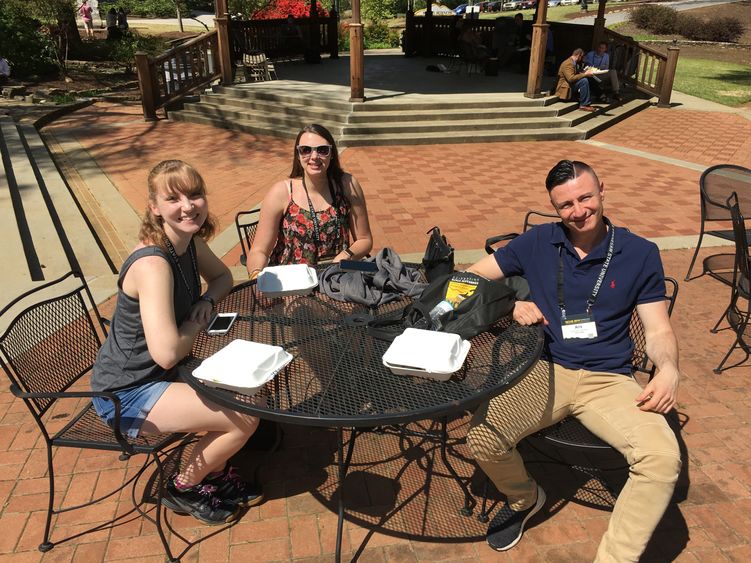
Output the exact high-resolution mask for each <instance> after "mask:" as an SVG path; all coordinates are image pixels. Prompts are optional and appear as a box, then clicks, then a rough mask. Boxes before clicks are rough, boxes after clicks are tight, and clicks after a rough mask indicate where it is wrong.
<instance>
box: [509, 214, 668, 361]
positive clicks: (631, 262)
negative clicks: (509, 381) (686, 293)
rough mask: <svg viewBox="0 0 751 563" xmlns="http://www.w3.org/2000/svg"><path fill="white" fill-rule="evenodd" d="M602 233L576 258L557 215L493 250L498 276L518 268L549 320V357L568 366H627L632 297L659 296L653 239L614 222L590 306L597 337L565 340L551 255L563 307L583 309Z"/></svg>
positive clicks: (661, 281)
mask: <svg viewBox="0 0 751 563" xmlns="http://www.w3.org/2000/svg"><path fill="white" fill-rule="evenodd" d="M609 242H610V231H608V236H606V237H604V238H603V240H602V241H600V243H599V244H598V245H597V246H596V247H595V248H594V249H593V250H592V252H591V253H589V254H588V255H587V256H586V257H585V258H584V259H583V260H581V259H579V255H578V254H577V253H576V250H574V247H573V245H572V244H571V242H570V241H569V240H568V238H567V237H566V228H565V227H564V226H563V223H548V224H545V225H539V226H537V227H535V228H533V229H531V230H529V231H527V232H526V233H524V234H523V235H521V236H519V237H517V238H516V239H514V240H512V241H511V242H510V243H509V244H507V245H506V246H505V247H503V248H500V249H498V250H497V251H496V252H495V259H496V261H497V262H498V265H499V266H500V268H501V270H502V271H503V274H504V275H505V276H516V275H519V276H524V277H525V278H526V279H527V282H528V283H529V289H530V300H531V301H534V303H535V304H536V305H537V306H538V307H539V309H540V311H542V314H543V315H545V318H546V319H547V320H548V323H549V324H548V326H546V327H545V335H546V340H547V345H548V347H547V349H548V355H549V358H550V359H552V360H553V361H554V362H555V363H557V364H560V365H562V366H564V367H567V368H570V369H586V370H590V371H600V372H613V373H631V354H632V351H633V343H632V342H631V338H630V337H629V333H628V328H629V323H630V321H631V315H632V313H633V312H634V309H635V307H636V305H638V304H640V303H652V302H655V301H661V300H664V299H665V274H664V273H663V269H662V262H661V260H660V252H659V250H658V249H657V245H655V244H654V243H652V242H649V241H648V240H645V239H643V238H641V237H639V236H636V235H634V234H632V233H631V232H630V231H629V230H628V229H624V228H621V227H615V241H614V250H613V259H612V260H611V261H610V266H609V267H608V270H607V273H606V275H605V278H604V280H603V282H602V285H601V287H600V291H599V293H598V295H597V300H596V301H595V304H594V306H593V307H592V315H593V316H594V318H595V322H596V324H597V338H594V339H591V340H584V339H569V340H564V339H563V336H562V334H561V309H560V307H559V306H558V297H557V295H558V294H557V278H558V263H559V262H558V256H559V248H561V252H560V256H561V258H562V260H563V280H564V283H563V286H564V295H565V303H566V315H567V316H568V317H569V318H571V317H572V316H573V315H576V314H583V313H585V312H586V309H587V299H588V298H589V296H590V295H591V293H592V290H593V289H594V286H595V283H596V282H597V278H598V276H599V275H600V270H601V269H602V264H603V262H604V261H605V257H606V256H607V252H608V244H609Z"/></svg>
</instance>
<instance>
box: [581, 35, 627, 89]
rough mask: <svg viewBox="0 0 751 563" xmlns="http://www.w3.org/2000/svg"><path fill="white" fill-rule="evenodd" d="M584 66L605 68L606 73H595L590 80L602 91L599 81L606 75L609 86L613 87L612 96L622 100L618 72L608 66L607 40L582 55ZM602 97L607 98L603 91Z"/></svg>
mask: <svg viewBox="0 0 751 563" xmlns="http://www.w3.org/2000/svg"><path fill="white" fill-rule="evenodd" d="M583 63H584V67H585V68H587V67H591V68H594V69H598V70H607V71H608V72H607V74H606V73H600V74H595V75H594V76H593V78H592V80H594V81H595V86H597V87H599V89H600V90H601V91H602V84H601V81H602V80H603V79H605V78H606V77H607V78H608V79H609V80H610V86H611V88H612V89H613V97H614V98H615V99H616V100H622V99H623V98H621V84H620V82H619V81H618V72H616V70H615V69H612V68H610V56H609V55H608V43H607V41H600V42H599V43H598V44H597V48H596V49H594V50H593V51H590V52H589V53H587V54H586V55H584V61H583ZM601 97H602V98H607V96H606V95H605V93H604V92H603V93H602V94H601Z"/></svg>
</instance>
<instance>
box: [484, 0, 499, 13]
mask: <svg viewBox="0 0 751 563" xmlns="http://www.w3.org/2000/svg"><path fill="white" fill-rule="evenodd" d="M502 4H503V2H501V1H500V0H499V1H496V2H488V5H487V6H486V10H485V11H486V12H500V11H501V6H502Z"/></svg>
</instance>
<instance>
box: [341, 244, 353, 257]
mask: <svg viewBox="0 0 751 563" xmlns="http://www.w3.org/2000/svg"><path fill="white" fill-rule="evenodd" d="M342 252H344V253H345V254H346V255H347V256H348V257H349V258H352V257H353V256H354V255H355V253H354V252H352V251H351V250H350V248H349V246H348V247H347V248H345V249H344V250H342Z"/></svg>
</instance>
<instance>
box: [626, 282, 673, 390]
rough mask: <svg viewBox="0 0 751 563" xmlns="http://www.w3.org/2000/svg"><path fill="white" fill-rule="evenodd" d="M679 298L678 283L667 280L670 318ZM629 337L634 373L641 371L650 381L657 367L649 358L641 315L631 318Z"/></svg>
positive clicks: (666, 287) (666, 289) (634, 314)
mask: <svg viewBox="0 0 751 563" xmlns="http://www.w3.org/2000/svg"><path fill="white" fill-rule="evenodd" d="M677 297H678V282H677V281H675V280H674V279H673V278H667V277H666V278H665V299H666V301H667V306H668V316H670V315H672V314H673V307H674V306H675V300H676V298H677ZM628 331H629V336H630V337H631V341H632V342H633V343H634V351H633V353H632V354H631V364H632V365H633V368H634V371H635V372H636V371H640V372H642V373H646V374H648V375H649V377H650V379H651V378H652V376H653V375H654V373H655V368H656V366H655V365H654V364H653V363H652V361H651V360H650V359H649V357H648V356H647V340H646V337H645V334H644V325H643V324H642V322H641V319H640V318H639V315H638V314H637V313H636V312H634V313H633V315H632V316H631V324H630V325H629V327H628Z"/></svg>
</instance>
